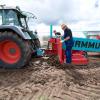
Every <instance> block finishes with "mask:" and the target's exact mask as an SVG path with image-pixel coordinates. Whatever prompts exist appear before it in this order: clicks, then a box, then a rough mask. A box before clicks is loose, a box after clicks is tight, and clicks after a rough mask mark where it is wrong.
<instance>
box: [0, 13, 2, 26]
mask: <svg viewBox="0 0 100 100" xmlns="http://www.w3.org/2000/svg"><path fill="white" fill-rule="evenodd" d="M0 25H2V13H1V11H0Z"/></svg>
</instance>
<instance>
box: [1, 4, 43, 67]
mask: <svg viewBox="0 0 100 100" xmlns="http://www.w3.org/2000/svg"><path fill="white" fill-rule="evenodd" d="M27 17H28V16H27V14H25V13H23V12H22V11H21V10H20V9H19V7H16V8H12V7H6V6H4V5H1V6H0V66H1V67H3V68H21V67H23V66H25V65H26V64H27V63H28V62H29V60H30V58H31V55H32V53H33V54H36V55H37V54H39V55H40V53H41V50H40V41H39V39H38V37H37V35H36V34H35V33H33V32H32V31H30V30H29V27H28V24H27ZM31 17H32V16H31ZM33 18H34V15H33ZM41 54H42V53H41Z"/></svg>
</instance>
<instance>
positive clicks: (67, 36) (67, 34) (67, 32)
mask: <svg viewBox="0 0 100 100" xmlns="http://www.w3.org/2000/svg"><path fill="white" fill-rule="evenodd" d="M61 28H62V30H63V31H64V36H63V37H64V40H61V42H65V45H66V50H65V55H66V58H67V59H66V63H67V64H69V65H70V64H71V62H72V47H73V44H74V42H73V36H72V31H71V29H69V28H68V26H67V25H65V24H62V25H61Z"/></svg>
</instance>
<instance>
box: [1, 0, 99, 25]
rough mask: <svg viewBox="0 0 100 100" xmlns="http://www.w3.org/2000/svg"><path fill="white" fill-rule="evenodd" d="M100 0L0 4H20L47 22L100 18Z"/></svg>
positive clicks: (33, 0) (9, 1) (4, 1)
mask: <svg viewBox="0 0 100 100" xmlns="http://www.w3.org/2000/svg"><path fill="white" fill-rule="evenodd" d="M99 1H100V0H0V4H6V5H9V6H20V8H22V10H25V11H30V12H32V13H34V14H36V15H37V17H38V18H39V20H40V21H41V22H43V23H45V24H60V23H63V22H64V23H77V22H82V23H84V22H85V21H92V22H94V21H97V22H98V21H99V20H100V7H99V4H100V2H99ZM99 22H100V21H99Z"/></svg>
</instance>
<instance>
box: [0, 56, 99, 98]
mask: <svg viewBox="0 0 100 100" xmlns="http://www.w3.org/2000/svg"><path fill="white" fill-rule="evenodd" d="M89 59H90V63H89V65H87V66H73V67H68V66H61V65H60V64H52V65H51V64H49V63H50V61H51V60H50V59H49V60H48V59H47V58H46V57H45V58H35V59H32V61H31V62H30V64H29V65H28V66H27V67H25V68H24V69H17V70H3V69H0V100H100V58H94V57H90V58H89ZM47 62H49V63H47ZM51 62H52V61H51Z"/></svg>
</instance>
